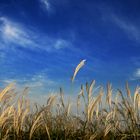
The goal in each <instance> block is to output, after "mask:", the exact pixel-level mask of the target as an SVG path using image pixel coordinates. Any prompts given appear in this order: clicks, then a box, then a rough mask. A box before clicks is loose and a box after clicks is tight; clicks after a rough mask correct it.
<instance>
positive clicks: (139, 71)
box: [135, 68, 140, 78]
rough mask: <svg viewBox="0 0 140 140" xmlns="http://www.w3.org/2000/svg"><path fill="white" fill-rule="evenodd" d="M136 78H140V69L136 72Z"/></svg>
mask: <svg viewBox="0 0 140 140" xmlns="http://www.w3.org/2000/svg"><path fill="white" fill-rule="evenodd" d="M135 77H137V78H140V68H138V69H137V70H136V72H135Z"/></svg>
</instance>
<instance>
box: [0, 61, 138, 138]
mask: <svg viewBox="0 0 140 140" xmlns="http://www.w3.org/2000/svg"><path fill="white" fill-rule="evenodd" d="M83 64H84V61H82V63H80V64H79V65H78V66H77V67H78V68H77V67H76V70H75V72H74V75H73V78H72V79H73V80H74V79H75V76H76V74H77V72H78V71H79V69H80V68H81V67H82V66H83ZM73 80H72V81H73ZM94 88H95V81H91V84H88V83H86V85H85V86H84V85H81V90H80V92H79V94H78V95H77V103H76V105H75V106H74V107H73V108H74V109H75V110H76V111H77V112H76V113H75V112H73V111H72V107H71V105H74V104H73V102H70V101H64V93H63V90H62V88H60V92H59V93H58V95H51V96H49V97H48V99H47V104H46V105H42V106H39V105H34V106H33V110H31V104H30V101H29V99H28V98H27V93H28V90H29V89H28V88H25V90H24V91H23V93H22V94H21V96H20V97H19V98H18V99H17V100H16V99H15V97H16V94H15V90H14V89H13V84H10V85H9V86H7V87H6V88H5V89H3V90H2V91H1V92H0V139H2V140H28V139H29V140H37V139H38V140H67V139H68V140H99V139H100V140H101V139H103V140H104V139H105V140H110V139H114V140H121V139H130V140H133V139H134V140H138V139H140V87H136V89H135V92H134V94H132V93H131V91H130V88H129V86H128V83H127V84H126V93H127V96H125V95H124V94H123V93H122V92H121V91H120V90H118V91H117V93H113V92H112V91H113V90H112V86H111V84H107V94H104V93H105V92H104V89H103V88H102V87H100V90H99V92H98V94H97V93H96V94H97V96H96V97H95V94H94V92H93V91H94ZM114 95H115V97H114ZM113 97H114V98H113Z"/></svg>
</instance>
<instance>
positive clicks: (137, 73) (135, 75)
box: [130, 68, 140, 81]
mask: <svg viewBox="0 0 140 140" xmlns="http://www.w3.org/2000/svg"><path fill="white" fill-rule="evenodd" d="M130 80H132V81H134V80H140V68H137V69H136V70H135V71H134V73H133V75H132V76H131V77H130Z"/></svg>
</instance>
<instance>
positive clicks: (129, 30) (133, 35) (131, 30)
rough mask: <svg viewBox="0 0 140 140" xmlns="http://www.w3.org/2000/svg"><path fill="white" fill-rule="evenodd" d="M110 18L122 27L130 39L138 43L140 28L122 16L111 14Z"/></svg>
mask: <svg viewBox="0 0 140 140" xmlns="http://www.w3.org/2000/svg"><path fill="white" fill-rule="evenodd" d="M111 20H112V21H113V22H114V23H115V24H116V25H117V26H118V27H119V28H120V29H122V30H123V31H124V32H125V33H126V34H127V36H128V37H129V38H130V39H133V40H135V41H136V42H138V43H140V28H139V27H137V26H136V25H134V24H133V23H131V22H130V21H126V20H124V19H123V18H120V17H117V16H116V15H114V14H112V16H111Z"/></svg>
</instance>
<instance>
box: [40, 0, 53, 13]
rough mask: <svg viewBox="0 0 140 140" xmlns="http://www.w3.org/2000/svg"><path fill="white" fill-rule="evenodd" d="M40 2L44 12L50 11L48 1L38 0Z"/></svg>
mask: <svg viewBox="0 0 140 140" xmlns="http://www.w3.org/2000/svg"><path fill="white" fill-rule="evenodd" d="M40 2H41V4H42V7H43V8H44V9H45V10H47V11H48V12H50V11H51V10H52V9H51V5H50V2H49V0H40Z"/></svg>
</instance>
